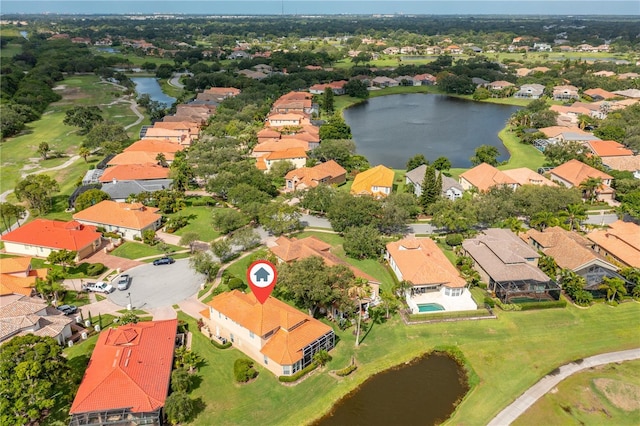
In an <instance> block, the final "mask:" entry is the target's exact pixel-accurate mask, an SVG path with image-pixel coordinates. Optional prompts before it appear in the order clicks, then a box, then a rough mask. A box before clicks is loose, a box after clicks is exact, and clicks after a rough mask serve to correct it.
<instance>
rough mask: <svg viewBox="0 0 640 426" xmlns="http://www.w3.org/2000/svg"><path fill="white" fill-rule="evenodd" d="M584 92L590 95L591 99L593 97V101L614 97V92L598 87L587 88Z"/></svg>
mask: <svg viewBox="0 0 640 426" xmlns="http://www.w3.org/2000/svg"><path fill="white" fill-rule="evenodd" d="M594 75H595V74H594ZM584 94H585V95H587V96H589V97H591V99H593V100H594V101H603V100H606V99H612V98H615V97H616V94H615V93H612V92H608V91H606V90H604V89H601V88H599V87H598V88H595V89H587V90H585V91H584Z"/></svg>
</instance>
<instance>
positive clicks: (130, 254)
mask: <svg viewBox="0 0 640 426" xmlns="http://www.w3.org/2000/svg"><path fill="white" fill-rule="evenodd" d="M168 246H169V248H170V249H171V250H173V251H176V250H183V249H184V248H183V247H179V246H174V245H171V244H168ZM111 254H112V255H114V256H118V257H124V258H125V259H139V258H141V257H147V256H161V255H163V254H165V253H164V252H163V251H160V247H159V246H158V245H155V246H149V245H146V244H143V243H136V242H133V241H127V242H126V243H124V244H122V245H121V246H119V247H118V248H116V249H115V250H114V251H112V252H111ZM172 257H173V256H172Z"/></svg>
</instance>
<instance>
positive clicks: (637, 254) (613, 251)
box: [587, 220, 640, 268]
mask: <svg viewBox="0 0 640 426" xmlns="http://www.w3.org/2000/svg"><path fill="white" fill-rule="evenodd" d="M587 239H589V240H590V241H591V242H592V243H593V249H594V250H595V252H596V253H598V254H600V255H601V256H604V257H605V259H607V260H609V261H610V262H611V263H614V264H616V265H620V266H623V267H628V268H640V226H638V225H637V224H635V223H633V222H623V221H621V220H618V221H616V222H613V223H610V224H609V227H608V228H606V229H601V230H597V231H594V232H590V233H588V234H587Z"/></svg>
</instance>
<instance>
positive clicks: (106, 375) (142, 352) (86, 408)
mask: <svg viewBox="0 0 640 426" xmlns="http://www.w3.org/2000/svg"><path fill="white" fill-rule="evenodd" d="M177 327H178V321H177V320H175V319H172V320H166V321H149V322H139V323H137V324H127V325H122V326H120V327H118V328H110V329H107V330H105V331H103V332H102V333H100V337H99V338H98V342H97V343H96V347H95V349H94V350H93V353H92V354H91V359H90V361H89V366H88V367H87V370H86V371H85V373H84V377H83V378H82V383H80V387H79V388H78V393H77V394H76V397H75V398H74V400H73V404H72V405H71V410H70V413H71V414H72V415H73V414H79V413H87V412H92V411H102V410H111V409H118V408H122V409H130V410H131V412H133V413H145V412H151V411H155V410H157V409H159V408H161V407H163V406H164V402H165V400H166V398H167V394H168V392H169V379H170V377H171V369H172V367H173V350H174V347H175V338H176V331H177Z"/></svg>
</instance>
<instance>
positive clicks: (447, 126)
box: [344, 93, 519, 169]
mask: <svg viewBox="0 0 640 426" xmlns="http://www.w3.org/2000/svg"><path fill="white" fill-rule="evenodd" d="M518 109H519V107H516V106H510V105H498V104H491V103H486V102H474V101H468V100H466V99H459V98H453V97H450V96H446V95H434V94H423V93H415V94H405V95H390V96H380V97H377V98H373V99H369V100H367V101H366V102H363V103H361V104H358V105H354V106H353V107H351V108H348V109H346V110H345V111H344V118H345V121H346V122H347V124H349V126H351V133H352V134H353V140H354V141H355V143H356V150H357V152H358V154H362V155H364V156H365V157H367V159H368V160H369V162H370V163H371V165H372V166H376V165H378V164H384V165H385V166H387V167H392V168H395V169H404V168H405V166H406V163H407V160H408V159H409V158H411V157H413V156H414V155H416V154H424V156H425V157H426V158H427V160H429V161H433V160H435V159H436V158H438V157H447V158H448V159H449V160H450V161H451V164H452V165H453V167H465V168H466V167H470V166H471V161H470V160H469V158H470V157H471V156H472V155H473V153H474V150H475V149H476V148H477V147H478V146H480V145H493V146H495V147H497V148H498V150H499V151H500V157H499V158H498V159H499V161H503V160H506V159H508V152H507V150H506V148H505V147H504V145H503V144H502V141H501V140H500V138H498V132H499V131H500V130H502V129H503V128H504V126H505V124H506V122H507V120H508V119H509V116H511V114H512V113H514V112H515V111H517V110H518Z"/></svg>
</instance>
